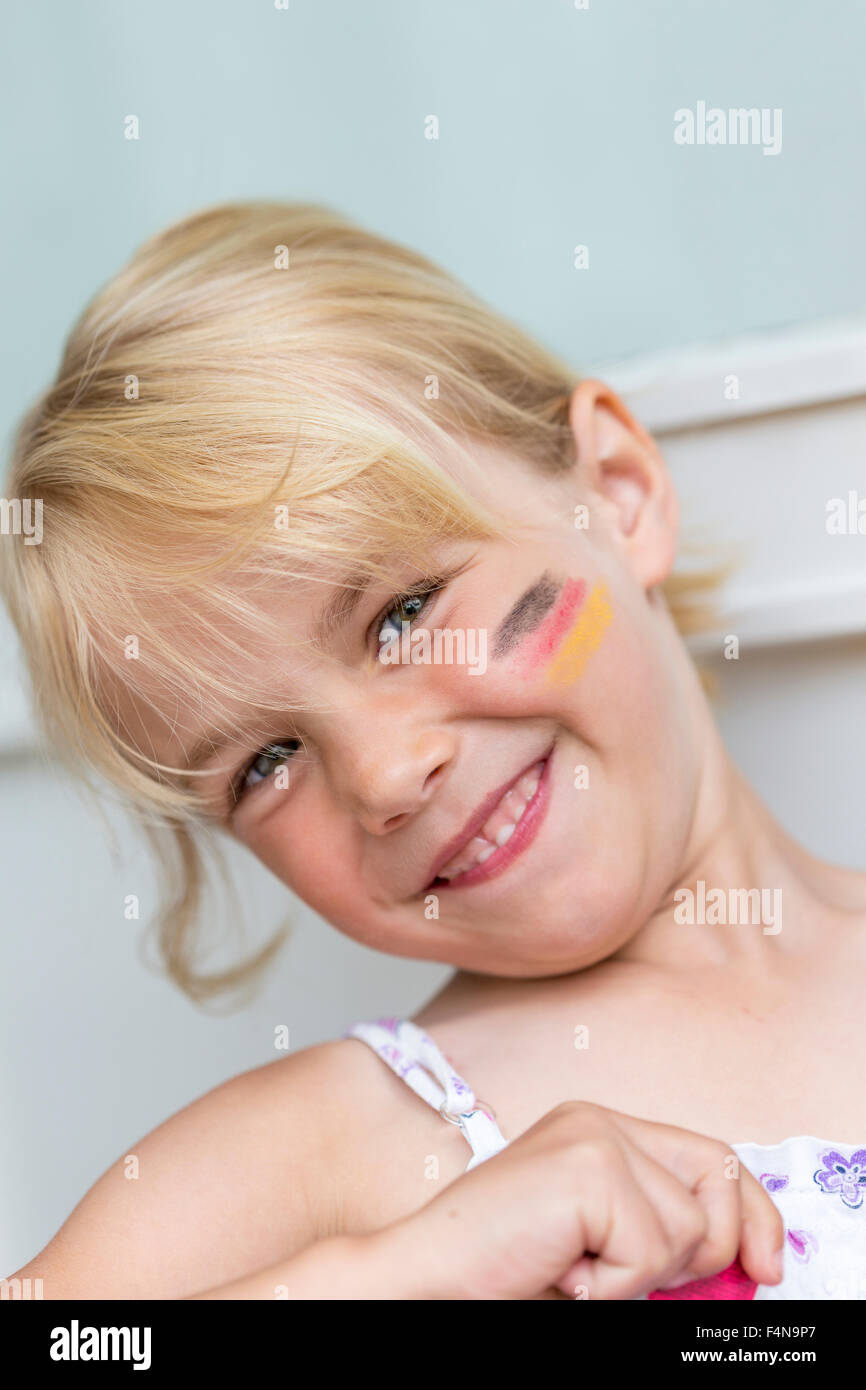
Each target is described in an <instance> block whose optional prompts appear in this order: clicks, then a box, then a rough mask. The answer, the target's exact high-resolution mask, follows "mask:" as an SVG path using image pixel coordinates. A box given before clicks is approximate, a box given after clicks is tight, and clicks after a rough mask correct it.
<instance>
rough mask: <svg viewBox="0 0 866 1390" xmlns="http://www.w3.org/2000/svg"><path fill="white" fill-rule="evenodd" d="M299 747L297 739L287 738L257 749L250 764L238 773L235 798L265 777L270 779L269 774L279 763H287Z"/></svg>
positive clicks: (299, 743) (299, 741)
mask: <svg viewBox="0 0 866 1390" xmlns="http://www.w3.org/2000/svg"><path fill="white" fill-rule="evenodd" d="M300 747H301V740H300V739H299V738H287V739H286V740H285V741H284V742H283V743H266V744H265V746H264V748H260V749H259V751H258V753H257V754H256V756H255V757H254V758H253V760H252V762H251V763H248V764H247V766H246V767H245V768H244V769H243V771H242V772H240V773H239V775H238V778H237V781H236V782H235V786H234V792H235V796H236V797H241V796H243V794H244V792H245V791H247V790H248V789H249V788H250V787H254V786H255V785H256V783H257V782H263V781H264V780H265V778H266V777H270V775H271V773H272V772H274V771H275V770H276V769H277V768H278V767H279V766H280V764H281V763H285V762H288V761H289V759H290V758H291V757H292V755H293V754H294V753H297V751H298V749H299V748H300Z"/></svg>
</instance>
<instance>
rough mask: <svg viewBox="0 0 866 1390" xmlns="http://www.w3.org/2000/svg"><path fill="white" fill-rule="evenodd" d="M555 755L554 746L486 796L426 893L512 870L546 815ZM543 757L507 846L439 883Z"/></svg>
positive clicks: (443, 856) (440, 858)
mask: <svg viewBox="0 0 866 1390" xmlns="http://www.w3.org/2000/svg"><path fill="white" fill-rule="evenodd" d="M552 753H553V744H551V746H550V747H549V748H548V750H547V752H546V753H544V754H542V755H541V758H539V757H535V758H533V759H532V762H530V763H528V764H527V766H526V767H524V768H523V769H522V770H521V771H520V772H518V773H517V774H516V776H514V777H511V778H509V780H508V781H507V782H503V783H502V786H501V787H498V788H496V790H495V791H492V792H491V793H490V795H489V796H487V797H485V799H484V801H483V802H482V803H481V805H480V806H479V807H478V810H477V811H476V812H475V814H474V815H473V816H472V817H471V818H470V819H469V820H468V821H467V822H466V825H465V826H464V827H463V829H462V830H461V831H460V833H459V835H455V836H454V838H453V839H452V840H449V841H448V843H447V844H446V845H445V847H444V849H443V850H442V852H441V853H440V854H439V855H437V857H436V859H435V860H434V863H433V865H432V868H431V870H430V874H429V877H428V880H427V887H426V888H425V889H423V891H424V892H425V893H429V891H430V889H431V888H432V887H433V886H434V884H435V887H436V891H437V893H438V892H444V891H445V890H449V891H452V892H453V891H456V890H457V889H458V888H469V887H471V886H472V884H473V883H482V882H483V881H484V880H485V879H488V878H493V877H495V876H496V875H497V874H499V873H501V872H502V870H503V869H505V868H507V867H508V865H509V864H510V863H511V861H512V860H513V859H516V858H517V856H518V854H521V853H522V852H523V850H524V849H526V848H527V846H528V845H529V844H530V843H531V842H532V840H534V839H535V836H536V834H537V833H538V829H539V827H540V825H541V821H542V819H543V817H544V813H545V811H546V810H547V803H548V800H549V793H550V759H551V754H552ZM542 758H543V760H544V767H543V768H542V772H541V776H540V778H539V780H538V786H537V787H536V789H535V792H534V793H533V795H532V796H531V797H530V799H529V801H527V803H526V808H525V810H524V812H523V815H522V816H521V817H520V820H519V821H518V822H517V825H516V826H515V828H514V833H513V834H512V835H511V836H510V837H509V839H508V840H506V842H505V844H504V845H501V846H498V847H497V848H496V850H494V852H493V854H491V855H489V856H488V857H487V859H485V861H484V863H483V864H476V865H475V867H474V868H473V869H467V870H466V871H465V873H462V874H459V875H458V876H457V878H455V879H450V880H445V879H443V880H442V882H441V883H436V877H437V875H438V873H439V870H440V869H441V868H443V867H444V865H445V864H447V863H448V861H449V859H453V858H454V855H455V854H457V853H458V851H459V850H461V849H463V847H464V846H465V845H467V844H468V843H469V841H470V840H471V839H472V838H473V837H474V836H475V835H476V834H477V833H478V831H479V830H480V829H481V827H482V825H483V824H484V822H485V821H486V820H488V819H489V817H490V815H491V813H492V811H493V809H494V807H496V806H497V805H498V804H499V802H500V801H501V800H502V798H503V796H504V795H505V793H506V792H507V791H510V790H511V788H512V787H513V786H515V784H516V783H517V782H519V781H520V779H521V777H524V776H525V775H526V773H527V772H529V770H530V768H533V767H534V766H535V764H536V763H538V762H540V761H541V760H542Z"/></svg>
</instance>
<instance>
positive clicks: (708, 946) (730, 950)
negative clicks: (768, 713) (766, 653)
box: [617, 706, 863, 970]
mask: <svg viewBox="0 0 866 1390" xmlns="http://www.w3.org/2000/svg"><path fill="white" fill-rule="evenodd" d="M705 713H706V725H707V727H705V729H704V731H703V732H704V743H703V747H704V749H705V758H704V760H703V766H702V775H701V778H700V781H699V786H698V792H697V797H696V805H695V814H694V816H693V819H692V830H691V833H690V835H689V838H688V842H687V845H686V848H685V852H684V854H683V855H682V856H681V859H680V863H679V866H678V870H677V872H676V875H675V878H674V880H673V881H672V882H671V883H670V884H669V886H668V890H667V892H666V893H665V894H664V897H663V899H662V901H661V903H660V904H659V906H658V908H657V909H656V910H655V911H654V912H653V914H652V915H651V917H650V918H649V920H648V921H647V923H646V925H645V926H644V927H643V928H641V930H639V931H638V932H637V933H636V935H635V936H634V937H633V938H632V939H631V940H630V941H629V942H628V943H627V945H626V946H625V947H624V948H623V949H622V950H621V951H619V952H617V957H618V958H619V959H620V960H641V961H644V962H646V963H650V964H655V965H658V966H661V967H664V968H665V969H667V970H670V969H685V970H689V969H693V968H700V967H703V966H708V967H712V966H732V967H736V966H742V967H744V968H749V967H750V966H754V967H755V968H757V969H762V968H769V967H771V966H772V965H773V963H774V962H780V961H781V960H782V959H783V958H785V957H788V958H791V957H795V956H802V955H804V954H807V953H808V951H809V950H810V948H811V947H812V946H813V944H814V942H815V940H816V939H817V938H818V937H820V935H821V933H822V931H825V930H826V928H827V925H828V917H829V918H834V919H836V920H838V921H839V922H840V923H841V922H842V921H843V920H844V917H845V915H846V913H848V914H850V913H851V912H854V911H857V910H859V911H862V908H863V881H862V876H860V875H855V874H852V873H851V872H849V871H847V870H845V869H839V868H836V867H834V866H833V865H830V864H826V863H823V862H822V861H820V860H818V859H816V858H815V857H814V856H813V855H811V854H810V853H809V852H808V851H807V850H806V849H804V848H803V847H802V846H801V845H799V844H798V843H797V842H796V841H795V840H794V839H793V838H792V837H791V836H790V835H789V834H788V833H787V832H786V831H785V830H784V829H783V828H782V826H781V825H780V824H779V823H778V821H777V820H776V819H775V818H774V816H773V815H772V814H771V813H770V811H769V809H768V808H767V807H766V806H765V805H764V803H763V802H762V801H761V800H760V798H759V797H758V796H757V794H756V793H755V791H754V790H753V789H752V787H751V786H750V785H749V784H748V782H747V781H746V780H745V778H744V777H743V776H742V775H741V774H740V772H739V771H738V770H737V769H736V767H735V766H734V765H733V763H732V762H731V760H730V758H729V757H728V755H727V753H726V751H725V748H724V745H723V743H722V740H721V736H720V735H719V733H718V730H717V729H716V727H715V722H714V721H713V719H712V716H711V715H710V712H709V709H708V708H707V707H706V706H705Z"/></svg>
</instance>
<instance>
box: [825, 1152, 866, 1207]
mask: <svg viewBox="0 0 866 1390" xmlns="http://www.w3.org/2000/svg"><path fill="white" fill-rule="evenodd" d="M820 1158H821V1162H822V1163H823V1164H824V1167H823V1168H819V1169H818V1171H817V1172H816V1173H813V1174H812V1176H813V1178H814V1180H815V1182H816V1183H817V1184H818V1186H819V1187H820V1188H822V1189H823V1191H824V1192H826V1193H827V1194H828V1195H830V1194H833V1193H836V1192H838V1194H839V1196H840V1197H841V1198H842V1201H843V1202H844V1203H845V1205H846V1207H860V1206H862V1205H863V1193H864V1191H866V1149H858V1150H857V1151H856V1153H853V1154H852V1155H851V1157H850V1158H845V1157H844V1155H842V1154H840V1153H838V1152H837V1150H836V1149H829V1150H828V1151H827V1153H823V1154H821V1155H820Z"/></svg>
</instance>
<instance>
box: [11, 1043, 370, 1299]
mask: <svg viewBox="0 0 866 1390" xmlns="http://www.w3.org/2000/svg"><path fill="white" fill-rule="evenodd" d="M335 1046H336V1047H339V1044H333V1043H326V1044H323V1045H322V1046H320V1047H311V1048H308V1049H306V1050H305V1051H302V1052H298V1053H293V1054H292V1055H291V1056H289V1057H286V1058H283V1059H281V1060H279V1061H277V1062H272V1063H270V1064H268V1065H266V1066H263V1067H259V1068H257V1069H255V1070H253V1071H250V1072H245V1073H244V1074H242V1075H241V1076H238V1077H235V1078H233V1079H232V1080H230V1081H227V1082H225V1083H224V1084H223V1085H221V1086H218V1087H216V1088H215V1089H214V1090H213V1091H210V1092H208V1093H207V1094H206V1095H205V1096H203V1097H201V1098H200V1099H199V1100H196V1101H195V1102H193V1104H191V1105H189V1106H187V1107H186V1108H185V1109H183V1110H181V1111H178V1113H177V1114H175V1115H173V1116H171V1117H170V1118H169V1119H168V1120H166V1121H165V1123H164V1124H162V1125H160V1126H159V1127H158V1128H157V1129H155V1130H153V1131H152V1132H151V1133H150V1134H148V1135H147V1136H146V1137H145V1138H143V1139H141V1140H140V1141H139V1142H138V1143H137V1144H135V1145H133V1146H132V1147H131V1148H130V1149H129V1150H128V1151H127V1152H126V1153H124V1154H123V1155H121V1156H120V1157H119V1158H118V1159H117V1161H116V1162H115V1163H114V1164H113V1165H112V1166H111V1167H110V1168H109V1169H108V1170H107V1171H106V1172H105V1173H103V1175H102V1177H100V1178H99V1179H98V1181H97V1182H96V1183H94V1185H93V1187H92V1188H91V1189H90V1190H89V1191H88V1192H87V1193H86V1194H85V1196H84V1197H83V1198H82V1200H81V1201H80V1202H79V1204H78V1206H77V1207H76V1208H75V1209H74V1211H73V1212H72V1214H71V1215H70V1216H69V1217H68V1219H67V1220H66V1222H65V1223H64V1225H63V1226H62V1227H61V1229H60V1230H59V1232H58V1233H57V1235H56V1236H55V1237H54V1238H53V1239H52V1240H51V1241H50V1242H49V1244H48V1245H47V1246H46V1247H45V1249H44V1250H42V1251H41V1252H40V1254H38V1255H37V1256H35V1258H34V1259H32V1260H31V1261H30V1262H29V1263H28V1264H27V1265H26V1266H25V1267H24V1268H23V1269H21V1270H19V1271H18V1275H17V1277H19V1278H28V1277H29V1278H41V1279H42V1281H43V1291H44V1296H45V1298H132V1299H138V1298H141V1299H150V1298H156V1299H159V1298H185V1297H187V1296H189V1295H192V1294H195V1293H196V1292H198V1291H199V1290H201V1289H204V1288H210V1287H212V1286H214V1285H217V1284H222V1283H228V1282H230V1281H232V1280H237V1279H239V1278H243V1277H245V1276H246V1275H250V1274H252V1273H254V1271H255V1270H257V1269H262V1268H264V1267H266V1266H268V1265H270V1264H274V1263H276V1262H277V1261H285V1260H287V1259H288V1258H289V1257H291V1255H292V1254H293V1253H294V1252H296V1251H300V1250H303V1249H304V1248H305V1247H306V1246H308V1245H309V1244H310V1243H311V1242H312V1241H316V1240H319V1239H320V1238H322V1237H327V1236H331V1235H333V1234H335V1233H337V1232H339V1231H340V1230H341V1225H340V1212H339V1204H338V1193H337V1191H336V1185H335V1184H334V1183H333V1182H332V1181H329V1180H328V1174H329V1172H331V1171H332V1170H333V1168H334V1163H335V1159H336V1154H335V1152H334V1148H335V1145H336V1144H337V1142H338V1137H337V1133H336V1125H335V1115H334V1109H333V1099H334V1098H335V1096H336V1097H338V1099H339V1102H340V1103H342V1105H343V1106H344V1107H345V1106H346V1105H347V1101H346V1099H345V1098H344V1097H343V1096H342V1095H341V1094H340V1092H339V1091H338V1090H337V1087H338V1084H339V1076H340V1072H339V1070H338V1068H339V1066H340V1061H339V1060H337V1059H336V1058H335V1052H334V1049H335ZM329 1098H330V1099H331V1101H332V1104H330V1105H329V1104H328V1099H329ZM348 1103H350V1102H348ZM351 1132H352V1131H351V1125H350V1123H349V1121H348V1118H347V1120H346V1123H345V1125H344V1128H343V1133H344V1136H346V1137H347V1139H348V1142H349V1143H350V1144H351Z"/></svg>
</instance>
